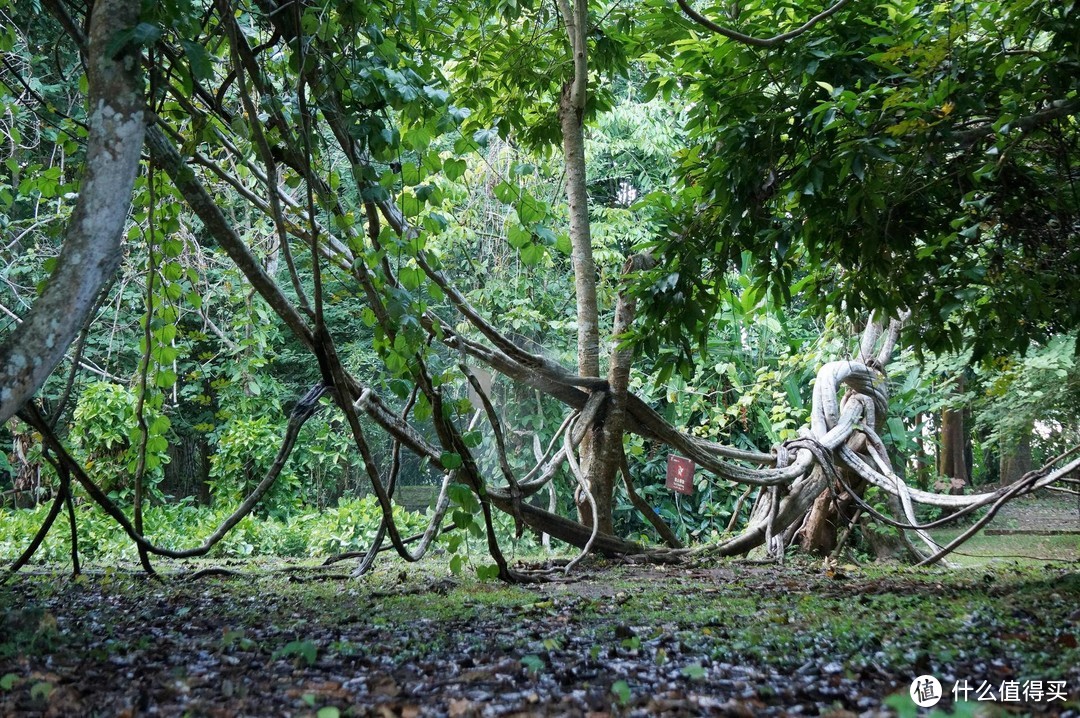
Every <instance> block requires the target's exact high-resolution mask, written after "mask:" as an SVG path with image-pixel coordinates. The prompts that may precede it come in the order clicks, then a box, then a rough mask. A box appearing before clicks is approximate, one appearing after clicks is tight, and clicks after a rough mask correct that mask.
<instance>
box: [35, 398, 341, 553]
mask: <svg viewBox="0 0 1080 718" xmlns="http://www.w3.org/2000/svg"><path fill="white" fill-rule="evenodd" d="M325 391H326V388H325V387H324V386H323V385H322V384H316V385H315V386H314V387H312V388H311V389H310V390H309V391H308V393H307V394H305V395H304V397H303V398H302V399H300V401H298V402H297V403H296V406H295V407H293V410H292V413H291V414H290V415H289V423H288V426H287V427H286V429H285V437H284V438H283V439H282V444H281V448H280V449H278V453H277V456H275V457H274V462H273V464H271V465H270V468H269V470H267V473H266V476H265V477H264V478H263V480H262V481H261V482H259V484H258V486H256V487H255V489H253V490H252V492H251V493H250V494H249V495H248V497H247V498H246V499H244V501H243V503H241V505H240V506H239V508H237V509H236V511H234V512H233V513H232V514H230V515H229V516H228V517H227V518H226V519H225V520H224V521H223V522H222V523H221V525H220V526H218V528H217V529H216V530H215V531H214V533H212V534H211V535H210V537H209V538H207V539H206V541H204V542H203V544H202V545H201V546H198V547H196V548H191V549H184V550H174V549H167V548H162V547H159V546H155V545H154V544H152V543H150V542H149V541H148V540H147V539H146V537H145V536H143V535H142V534H140V533H139V532H138V531H136V530H135V527H134V526H133V525H132V524H131V522H130V521H128V519H127V516H125V515H124V512H123V511H121V510H120V509H119V508H118V507H117V506H116V504H115V503H113V501H112V500H111V499H110V498H109V497H108V496H107V495H106V494H105V492H104V491H102V490H101V489H100V488H99V487H98V486H97V484H95V483H94V481H93V480H92V479H91V478H90V477H89V476H88V475H87V474H86V471H85V470H84V469H83V468H82V466H81V465H79V462H77V461H76V460H75V459H74V458H72V456H71V454H69V453H68V451H67V449H66V448H65V447H64V444H63V442H61V441H60V439H59V438H58V437H57V436H56V434H55V433H54V432H53V430H52V428H51V427H50V426H49V425H48V423H47V422H46V421H45V418H44V417H43V416H42V415H41V413H40V411H39V410H38V408H37V407H36V406H34V405H33V404H27V405H26V406H25V407H24V408H23V410H22V411H21V412H20V414H19V416H20V418H22V419H23V421H25V422H26V423H28V424H29V425H30V426H32V427H33V428H35V429H36V430H37V431H38V432H40V433H41V436H42V440H43V442H44V444H45V446H46V447H47V448H48V449H49V450H50V451H52V452H53V454H55V459H54V460H55V462H56V465H57V466H64V467H65V468H66V469H67V470H68V471H70V472H71V474H72V475H73V476H74V477H75V478H76V479H77V480H78V482H79V484H80V485H81V486H82V487H83V488H84V489H85V490H86V492H87V493H88V494H89V495H90V498H91V499H93V501H94V502H95V503H97V504H98V505H99V506H101V508H102V509H104V510H105V513H107V514H108V515H109V516H111V517H112V518H113V519H114V520H115V521H116V522H117V523H118V524H119V525H120V527H121V528H122V529H123V530H124V533H126V534H127V535H128V537H129V538H131V540H132V541H134V542H135V543H136V545H138V546H140V547H144V548H145V549H146V550H147V551H149V552H150V553H153V554H157V555H158V556H164V557H166V558H193V557H196V556H204V555H206V554H207V553H209V552H210V549H212V548H213V547H214V545H215V544H217V543H218V542H219V541H221V539H223V538H224V537H225V536H226V534H228V533H229V531H231V530H232V528H233V527H234V526H236V524H238V523H240V521H242V520H243V519H244V517H246V516H247V515H248V514H250V513H251V511H252V510H253V509H254V508H255V506H256V505H257V504H258V503H259V500H260V499H262V497H263V496H264V495H265V494H266V492H267V491H269V490H270V487H271V486H273V484H274V482H275V481H276V480H277V477H278V476H279V475H280V474H281V471H282V469H283V468H284V467H285V463H286V462H287V461H288V458H289V456H290V455H291V454H292V450H293V447H294V446H295V445H296V439H297V437H298V436H299V434H300V429H301V428H302V427H303V425H304V424H305V423H306V422H307V420H308V419H310V418H311V417H312V416H314V415H315V412H316V411H317V410H318V408H319V398H320V397H322V395H323V393H324V392H325Z"/></svg>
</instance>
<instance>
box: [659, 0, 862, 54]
mask: <svg viewBox="0 0 1080 718" xmlns="http://www.w3.org/2000/svg"><path fill="white" fill-rule="evenodd" d="M676 1H677V2H678V3H679V7H680V8H682V11H683V12H684V13H686V16H687V17H688V18H690V19H691V20H693V21H694V22H696V23H697V24H698V25H701V26H702V27H703V28H705V29H706V30H710V31H712V32H714V33H716V34H717V35H722V36H723V37H726V38H727V39H729V40H734V41H735V42H739V43H742V44H743V45H750V46H752V47H775V46H777V45H780V44H781V43H785V42H787V41H788V40H793V39H795V38H796V37H798V36H799V35H802V34H803V33H805V32H806V31H807V30H809V29H811V28H812V27H814V26H815V25H817V24H818V23H820V22H821V21H822V20H827V19H828V18H830V17H832V16H833V15H835V14H836V13H838V12H839V11H840V10H841V9H842V8H843V7H844V6H845V5H848V4H850V3H851V0H839V2H837V3H835V4H834V5H832V6H830V7H829V8H828V9H826V10H824V11H822V12H820V13H818V14H817V15H815V16H814V17H812V18H810V19H809V20H807V21H806V22H805V23H804V24H802V25H800V26H799V27H797V28H795V29H794V30H790V31H789V32H785V33H781V34H779V35H774V36H773V37H753V36H751V35H746V34H744V33H741V32H739V31H738V30H732V29H731V28H729V27H724V26H723V25H719V24H717V23H715V22H713V21H712V20H710V19H709V18H707V17H705V16H704V15H702V14H701V13H699V12H698V11H697V10H695V9H694V8H693V7H691V6H690V3H689V2H688V0H676Z"/></svg>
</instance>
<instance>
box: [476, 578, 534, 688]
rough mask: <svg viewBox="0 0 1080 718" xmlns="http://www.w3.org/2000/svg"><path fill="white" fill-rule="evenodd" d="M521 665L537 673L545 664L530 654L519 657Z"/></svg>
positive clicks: (530, 671)
mask: <svg viewBox="0 0 1080 718" xmlns="http://www.w3.org/2000/svg"><path fill="white" fill-rule="evenodd" d="M496 570H497V569H496ZM477 573H479V569H477ZM521 665H523V666H525V670H527V671H528V672H529V673H539V672H540V671H542V670H544V666H545V665H546V664H545V663H544V659H543V658H541V657H540V656H537V655H534V654H531V653H530V654H529V655H527V656H522V657H521Z"/></svg>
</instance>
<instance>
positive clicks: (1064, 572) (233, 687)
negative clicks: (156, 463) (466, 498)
mask: <svg viewBox="0 0 1080 718" xmlns="http://www.w3.org/2000/svg"><path fill="white" fill-rule="evenodd" d="M195 568H198V566H197V565H195V564H176V565H165V564H163V565H162V569H163V570H169V571H173V572H175V573H174V574H173V575H171V576H169V577H167V578H165V579H163V580H149V579H147V578H145V577H143V576H141V575H139V574H137V573H135V572H132V573H126V572H122V571H108V572H105V573H100V574H97V575H93V576H83V577H79V578H77V579H70V578H68V577H66V576H64V575H61V574H58V573H52V572H43V573H38V574H20V575H19V576H18V577H16V578H15V579H14V580H13V581H12V582H10V583H9V584H8V585H7V586H4V587H2V588H0V609H2V612H0V715H4V716H16V715H46V716H74V715H79V716H117V715H122V716H136V715H167V716H180V715H185V716H271V715H281V716H318V718H333V717H334V716H343V715H355V716H428V715H431V716H459V717H463V716H522V715H559V716H563V715H568V716H575V715H583V716H584V715H590V716H596V717H598V718H599V717H600V716H608V715H628V716H654V715H671V716H684V715H685V716H689V715H734V716H757V715H796V714H811V715H831V716H836V717H839V716H853V715H865V716H873V715H895V714H896V711H899V712H900V713H901V714H905V715H915V713H914V712H913V711H914V705H913V704H912V703H911V700H910V698H909V697H908V689H909V687H910V685H911V682H912V680H913V679H914V678H915V677H916V676H918V675H921V674H926V673H929V674H932V675H935V676H937V677H938V678H939V679H940V681H941V683H942V684H943V686H945V687H944V689H943V691H944V692H945V694H946V696H945V700H944V701H943V702H942V704H940V705H941V706H949V705H951V703H952V698H953V696H952V694H951V689H952V687H953V685H954V682H955V681H958V680H967V681H969V683H970V684H971V687H972V688H973V689H974V688H975V687H976V686H978V685H979V684H980V683H984V682H985V683H987V684H992V685H993V686H994V689H995V690H998V687H1000V686H1001V685H1002V684H1003V683H1008V682H1015V683H1016V685H1018V686H1019V685H1030V682H1031V681H1035V680H1038V681H1045V682H1049V681H1055V682H1057V681H1065V693H1066V698H1067V700H1066V701H1062V700H1054V701H1049V700H1045V696H1044V697H1043V698H1044V699H1043V700H1032V699H1031V698H1030V696H1029V698H1028V699H1027V700H1023V699H1021V700H1018V701H1014V702H1012V703H1009V704H1002V703H999V704H997V705H998V706H999V707H1008V708H1009V709H1010V712H1015V711H1022V712H1024V713H1036V714H1045V715H1063V716H1075V715H1078V714H1080V650H1078V648H1077V646H1078V639H1080V611H1078V610H1077V606H1080V573H1078V566H1077V565H1076V564H1075V563H1073V564H1051V565H1046V566H1042V567H1039V568H1031V567H1025V566H1020V565H1013V566H1008V567H995V568H993V569H979V570H974V571H973V570H967V571H944V570H941V569H936V570H918V571H915V570H911V569H907V568H901V567H892V568H870V567H866V568H862V567H857V566H854V565H844V566H839V567H833V566H823V565H822V564H820V563H819V562H814V563H799V564H796V565H788V566H783V567H780V566H774V565H754V564H749V563H742V562H731V561H727V562H719V563H718V562H712V563H710V562H708V561H701V562H699V563H697V564H696V565H692V566H680V567H650V566H640V565H637V566H626V565H621V564H609V563H605V562H601V561H599V560H592V561H590V562H587V563H586V565H585V567H584V568H580V567H579V568H578V569H576V570H575V573H574V574H573V575H572V577H571V578H570V579H569V580H560V581H557V582H551V583H544V584H540V585H536V586H525V587H522V586H506V585H502V584H498V583H492V582H479V581H477V580H475V579H466V578H463V577H450V576H448V575H447V569H446V567H445V563H439V562H434V563H429V564H424V565H420V566H416V565H410V566H406V565H404V564H388V568H385V569H381V570H380V571H379V572H377V573H376V574H374V575H372V576H369V577H365V578H363V579H360V580H355V579H351V578H349V577H348V576H347V575H345V574H344V573H343V571H342V568H341V567H332V568H329V569H321V568H317V567H306V566H284V567H283V566H280V565H273V566H262V567H258V568H256V567H253V566H251V565H250V564H244V565H243V566H239V565H238V566H235V567H233V568H234V569H235V570H238V571H240V573H238V574H236V575H231V576H219V575H209V576H208V575H205V574H204V575H203V577H201V578H195V579H192V578H191V576H192V575H193V574H192V570H193V569H195ZM533 568H537V566H533ZM554 575H558V572H556V574H554ZM972 698H974V694H973V695H972ZM969 705H970V706H976V705H978V706H979V707H982V708H985V707H988V706H989V705H990V704H989V703H986V704H975V703H971V704H969ZM968 714H969V715H970V714H971V713H970V712H969V713H968Z"/></svg>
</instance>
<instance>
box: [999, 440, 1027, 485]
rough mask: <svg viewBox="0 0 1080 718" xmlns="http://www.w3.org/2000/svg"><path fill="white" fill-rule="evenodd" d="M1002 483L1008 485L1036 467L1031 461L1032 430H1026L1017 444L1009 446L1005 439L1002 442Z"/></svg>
mask: <svg viewBox="0 0 1080 718" xmlns="http://www.w3.org/2000/svg"><path fill="white" fill-rule="evenodd" d="M999 466H1000V470H1001V485H1002V486H1008V485H1009V484H1012V483H1015V482H1016V480H1017V479H1019V478H1020V477H1021V476H1023V475H1024V474H1026V473H1027V472H1029V471H1031V470H1032V469H1033V468H1035V467H1034V465H1033V464H1032V461H1031V432H1030V431H1028V432H1025V434H1024V435H1023V436H1022V437H1021V438H1020V441H1019V442H1018V443H1017V444H1016V446H1009V445H1008V444H1007V443H1006V442H1005V441H1002V442H1001V459H1000V463H999Z"/></svg>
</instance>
